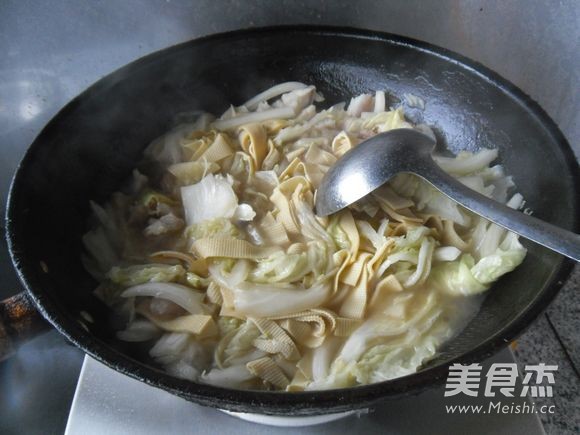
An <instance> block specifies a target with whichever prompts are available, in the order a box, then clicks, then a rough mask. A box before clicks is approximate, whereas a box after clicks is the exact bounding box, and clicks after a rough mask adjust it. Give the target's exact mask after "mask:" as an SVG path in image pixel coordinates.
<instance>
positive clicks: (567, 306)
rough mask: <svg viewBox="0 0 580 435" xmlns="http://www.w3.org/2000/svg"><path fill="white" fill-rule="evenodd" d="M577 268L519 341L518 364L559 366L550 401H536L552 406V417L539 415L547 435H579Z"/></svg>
mask: <svg viewBox="0 0 580 435" xmlns="http://www.w3.org/2000/svg"><path fill="white" fill-rule="evenodd" d="M579 292H580V266H576V268H575V270H574V272H573V273H572V275H571V277H570V279H569V280H568V282H567V283H566V285H565V286H564V287H563V288H562V290H561V291H560V293H559V294H558V296H557V297H556V299H555V300H554V302H552V304H551V305H550V307H549V308H548V309H547V310H546V312H545V313H544V314H542V315H541V316H540V318H538V320H536V322H534V323H533V324H532V325H531V326H530V328H529V329H528V331H526V332H525V333H524V334H523V335H522V336H521V337H520V338H519V339H518V340H517V346H516V349H515V355H516V358H517V359H518V362H519V363H520V365H521V366H522V368H523V366H524V365H525V364H538V363H542V362H543V363H545V364H558V372H557V374H556V376H555V381H556V385H555V386H554V389H553V393H554V395H553V397H552V398H538V399H536V400H535V402H536V404H537V405H538V407H539V406H541V405H543V404H549V405H552V404H553V405H555V413H554V414H541V415H540V417H541V419H542V423H543V424H544V428H545V430H546V433H547V434H549V435H552V434H554V435H555V434H558V435H560V434H577V433H580V372H579V370H580V334H579V331H580V297H579Z"/></svg>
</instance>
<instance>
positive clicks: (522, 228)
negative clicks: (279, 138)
mask: <svg viewBox="0 0 580 435" xmlns="http://www.w3.org/2000/svg"><path fill="white" fill-rule="evenodd" d="M434 147H435V141H434V140H433V139H431V138H430V137H429V136H426V135H424V134H422V133H419V132H418V131H415V130H411V129H406V128H401V129H396V130H391V131H388V132H385V133H381V134H378V135H376V136H373V137H372V138H370V139H368V140H365V141H364V142H361V143H360V144H359V145H358V146H356V147H355V148H353V149H352V150H350V151H349V152H347V153H346V154H345V155H344V156H343V157H341V158H340V159H339V161H338V162H337V163H336V164H335V165H334V166H333V167H332V168H330V170H329V171H328V172H327V173H326V175H325V176H324V178H323V179H322V182H321V184H320V187H319V188H318V191H317V193H316V214H317V215H319V216H328V215H330V214H333V213H336V212H337V211H339V210H342V209H343V208H345V207H347V206H348V205H350V204H352V203H354V202H356V201H357V200H359V199H361V198H362V197H364V196H366V195H368V194H369V193H371V192H372V191H374V190H375V189H377V188H378V187H380V186H382V185H383V184H384V183H386V182H387V181H389V180H390V179H391V178H392V177H394V176H395V175H397V174H399V173H412V174H415V175H418V176H420V177H421V178H423V179H424V180H426V181H428V182H429V183H431V184H432V185H433V186H434V187H435V188H436V189H438V190H439V191H441V192H442V193H443V194H445V195H447V196H448V197H449V198H451V199H452V200H454V201H456V202H458V203H459V204H461V205H462V206H463V207H465V208H467V209H469V210H471V211H472V212H474V213H476V214H478V215H480V216H482V217H484V218H486V219H488V220H490V221H492V222H493V223H495V224H498V225H500V226H502V227H504V228H505V229H507V230H510V231H513V232H515V233H517V234H519V235H520V236H522V237H525V238H526V239H530V240H532V241H534V242H536V243H539V244H540V245H543V246H545V247H546V248H549V249H552V250H554V251H556V252H559V253H560V254H562V255H565V256H566V257H569V258H572V259H573V260H576V261H580V236H579V235H578V234H575V233H572V232H570V231H566V230H563V229H562V228H558V227H556V226H554V225H552V224H549V223H547V222H543V221H541V220H539V219H536V218H534V217H531V216H528V215H526V214H524V213H521V212H519V211H517V210H514V209H511V208H509V207H507V206H505V205H503V204H501V203H499V202H497V201H494V200H492V199H489V198H487V197H486V196H484V195H482V194H480V193H478V192H475V191H474V190H471V189H470V188H468V187H466V186H464V185H463V184H461V183H460V182H459V181H457V180H456V179H455V178H453V177H452V176H451V175H449V174H447V173H446V172H444V171H443V170H442V169H441V168H440V167H439V166H438V165H437V163H435V161H434V160H433V158H432V155H431V154H432V152H433V149H434Z"/></svg>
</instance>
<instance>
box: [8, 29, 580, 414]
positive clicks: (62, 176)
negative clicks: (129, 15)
mask: <svg viewBox="0 0 580 435" xmlns="http://www.w3.org/2000/svg"><path fill="white" fill-rule="evenodd" d="M283 81H301V82H304V83H309V84H314V85H316V87H317V88H318V90H319V91H321V92H322V93H323V95H324V96H325V97H326V101H325V102H324V103H322V106H324V107H327V106H329V105H331V104H333V103H336V102H339V101H344V100H348V99H349V98H350V97H351V96H354V95H358V94H360V93H363V92H372V91H375V90H381V89H383V90H386V91H387V93H388V95H389V100H388V104H390V105H396V104H398V103H399V100H400V99H401V98H402V96H403V94H404V93H410V94H413V95H416V96H419V97H421V98H422V99H424V100H425V102H426V107H425V109H424V110H419V109H410V110H406V115H407V117H408V118H410V119H411V120H412V121H413V122H415V123H426V124H428V125H430V126H432V127H433V128H434V130H435V132H436V134H437V135H438V139H439V142H440V145H441V146H442V147H447V148H448V149H449V150H451V151H453V152H457V151H459V150H471V151H473V150H476V149H478V148H480V147H497V148H498V149H499V155H500V159H501V163H502V164H504V166H505V168H506V172H507V173H508V174H512V175H513V176H514V181H515V183H516V185H517V187H518V190H519V191H520V192H521V193H522V194H523V195H524V198H525V199H526V201H527V202H526V206H527V207H529V208H530V209H531V210H533V212H534V215H535V216H537V217H539V218H540V219H543V220H546V221H548V222H551V223H553V224H555V225H558V226H561V227H563V228H566V229H571V230H574V229H576V228H577V219H578V201H579V198H580V195H579V192H578V186H579V183H578V168H577V163H576V161H575V159H574V158H573V155H572V153H571V151H570V148H569V146H568V144H567V143H566V141H565V139H564V137H563V136H562V134H561V133H560V132H559V130H558V129H557V127H556V126H555V125H554V124H553V122H552V121H551V120H550V119H549V118H548V117H547V115H545V114H544V112H543V111H542V110H541V109H540V108H539V107H538V106H537V105H536V104H535V103H534V102H533V101H531V100H530V99H529V98H528V97H526V96H525V95H524V94H523V93H521V91H519V90H517V89H516V88H515V87H513V86H512V85H510V84H509V83H507V82H505V81H504V80H503V79H501V78H500V77H498V76H496V75H495V74H494V73H492V72H490V71H488V70H486V69H485V68H484V67H482V66H480V65H477V64H476V63H474V62H472V61H469V60H467V59H463V58H461V57H460V56H457V55H455V54H452V53H449V52H446V51H445V50H442V49H439V48H436V47H432V46H429V45H428V44H424V43H420V42H417V41H412V40H408V39H405V38H401V37H398V36H392V35H386V34H377V33H370V32H360V31H354V30H353V31H351V30H341V29H329V28H326V29H324V28H323V29H315V28H300V27H299V28H272V29H264V30H254V31H241V32H234V33H230V34H223V35H216V36H212V37H208V38H204V39H200V40H195V41H191V42H188V43H185V44H182V45H179V46H176V47H172V48H169V49H167V50H164V51H161V52H158V53H155V54H153V55H150V56H148V57H146V58H143V59H141V60H139V61H137V62H134V63H132V64H130V65H128V66H127V67H124V68H123V69H121V70H119V71H117V72H115V73H113V74H112V75H110V76H108V77H106V78H105V79H103V80H101V81H99V82H98V83H97V84H96V85H94V86H93V87H91V88H90V89H89V90H87V91H86V92H85V93H83V94H82V95H81V96H79V97H77V98H76V99H75V100H73V101H72V102H71V103H70V104H69V105H68V106H67V107H66V108H65V109H63V111H62V112H61V113H60V114H59V115H57V117H56V118H55V119H53V121H52V122H51V123H50V124H49V125H48V126H47V127H46V128H45V129H44V131H43V132H42V133H41V134H40V136H39V137H38V138H37V139H36V141H35V142H34V144H33V145H32V147H31V148H30V150H29V152H28V154H27V155H26V157H25V159H24V161H23V162H22V164H21V167H20V168H19V171H18V173H17V176H16V177H15V181H14V184H13V189H12V193H11V198H10V205H9V212H8V222H7V225H8V234H9V242H10V246H11V250H12V255H13V258H14V260H15V264H16V265H17V268H18V270H19V273H20V274H21V278H22V279H23V282H24V283H25V285H26V287H27V288H28V290H29V291H30V292H31V294H32V296H33V298H34V299H35V301H36V302H37V304H38V305H39V307H40V309H41V311H43V314H44V315H45V316H46V317H47V318H48V319H49V320H50V321H51V322H53V324H54V325H55V326H56V327H57V328H58V329H59V330H60V331H61V332H63V333H64V334H65V335H66V336H67V337H68V338H69V339H70V340H72V341H73V342H74V343H75V344H77V345H78V346H80V347H81V348H83V349H84V350H85V351H86V352H88V353H89V354H91V355H92V356H94V357H95V358H97V359H99V360H100V361H102V362H104V363H106V364H107V365H109V366H112V367H113V368H116V369H117V370H119V371H121V372H123V373H127V374H129V375H131V376H133V377H136V378H138V379H141V380H144V381H146V382H147V383H149V384H152V385H155V386H158V387H160V388H163V389H166V390H169V391H170V392H172V393H174V394H177V395H180V396H182V397H185V398H187V399H189V400H192V401H196V402H198V403H201V404H204V405H210V406H216V407H221V408H226V409H230V410H235V411H242V412H256V411H257V410H259V412H262V413H268V414H285V415H312V414H320V413H327V412H339V411H342V410H346V409H354V408H362V407H367V406H369V405H372V403H374V402H376V401H377V400H380V399H385V398H393V397H397V396H398V395H401V394H407V393H412V392H416V391H419V390H420V389H422V388H425V387H428V386H430V385H432V384H435V383H437V382H439V381H441V380H442V379H444V378H445V377H446V375H447V369H446V365H447V364H448V363H449V362H450V361H451V360H454V359H456V358H460V359H461V361H464V362H467V361H480V360H482V359H484V358H485V357H487V356H490V355H491V354H493V353H494V352H495V351H497V350H499V349H500V348H502V347H503V346H505V343H507V342H508V341H510V340H511V339H513V338H514V337H515V336H516V335H517V334H518V333H520V332H521V331H522V329H523V328H524V327H525V326H526V324H528V323H529V322H530V321H531V320H532V319H533V318H535V316H537V314H538V313H539V312H540V311H541V310H542V309H543V308H545V306H546V305H547V303H548V302H549V301H550V300H551V299H552V298H553V296H554V295H555V293H556V291H557V289H558V288H559V286H560V285H561V284H562V281H563V279H564V278H565V276H566V274H567V273H568V271H569V269H570V265H571V263H570V262H568V261H565V260H564V259H563V258H562V257H560V256H559V255H557V254H555V253H553V252H551V251H548V250H547V249H545V248H542V247H540V246H538V245H535V244H532V243H526V241H524V244H525V245H526V247H527V248H528V249H529V252H528V256H527V257H526V260H525V261H524V263H523V264H522V265H521V266H520V267H519V268H517V269H516V270H515V271H514V272H512V273H510V274H508V275H507V276H506V277H504V278H503V279H502V280H500V281H499V282H498V283H497V284H496V285H494V286H493V288H492V289H491V290H490V291H489V292H488V294H487V297H486V299H485V301H484V303H483V306H482V307H481V310H480V312H479V314H478V315H477V317H476V318H475V319H474V320H473V321H472V322H471V323H470V324H469V325H468V326H467V328H466V329H465V330H464V331H463V332H461V333H460V335H459V336H457V337H456V338H455V339H453V340H452V341H450V342H449V343H448V344H447V345H446V346H445V348H444V349H442V351H441V353H440V355H439V356H438V357H437V358H436V359H435V360H433V361H431V362H430V363H429V364H428V365H427V366H426V367H425V368H424V369H423V370H421V371H420V372H419V373H417V374H414V375H411V376H407V377H405V378H400V379H397V380H393V381H388V382H383V383H380V384H374V385H369V386H364V387H358V388H354V389H344V390H335V391H326V392H316V393H293V394H288V393H267V392H255V391H238V390H226V389H221V388H217V387H212V386H208V385H201V384H195V383H192V382H188V381H183V380H179V379H176V378H173V377H171V376H169V375H166V374H164V373H163V372H162V371H160V370H158V369H157V368H155V367H153V366H150V365H146V364H144V363H142V362H138V358H141V356H140V355H137V354H135V353H134V352H133V351H132V350H131V348H128V347H127V345H126V344H123V343H120V342H118V341H117V340H116V339H115V338H114V331H113V329H112V328H111V325H110V319H109V318H110V313H109V312H108V310H107V309H106V307H105V306H104V305H103V304H102V303H100V302H99V301H98V300H97V299H96V298H95V297H94V296H93V295H92V292H93V290H94V287H95V282H94V281H93V280H92V279H91V278H90V277H89V275H88V274H87V273H86V272H85V270H84V268H83V266H82V264H81V260H80V258H81V252H82V245H81V236H82V234H83V233H84V232H86V230H87V229H88V228H87V226H86V225H87V224H86V222H87V217H88V213H89V200H90V199H94V200H96V201H97V202H102V201H104V200H106V198H107V197H108V196H109V195H110V194H111V193H112V192H114V191H115V190H118V189H119V187H120V185H121V184H122V182H123V181H124V180H125V179H126V178H127V177H128V176H129V175H130V173H131V171H132V169H133V168H134V166H135V164H136V163H137V162H138V161H139V160H140V156H141V153H142V151H143V149H144V148H145V147H146V146H147V145H148V144H149V143H150V142H151V140H153V139H154V138H156V137H157V136H159V135H161V134H162V133H164V132H166V131H167V130H169V129H170V128H171V127H172V126H173V125H174V117H175V115H176V114H179V113H182V112H192V111H197V110H203V111H209V112H212V113H214V114H217V115H219V114H221V113H222V112H223V111H224V110H225V109H226V108H227V107H228V106H229V105H230V104H232V103H233V104H241V103H243V102H244V101H245V100H246V99H247V98H249V97H251V96H253V95H254V94H256V93H258V92H260V91H261V90H264V89H266V88H268V87H269V86H271V85H273V84H276V83H279V82H283ZM41 261H43V262H44V263H45V264H46V265H47V266H48V273H44V272H43V271H42V268H41V266H40V262H41ZM81 311H86V312H88V313H90V315H91V316H92V318H93V319H94V323H90V322H87V321H84V320H83V323H84V324H85V326H86V328H87V329H88V331H87V330H85V328H84V327H83V326H82V325H81V323H80V322H79V320H81V319H82V317H81V316H80V312H81Z"/></svg>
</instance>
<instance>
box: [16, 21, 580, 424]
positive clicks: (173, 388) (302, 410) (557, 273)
mask: <svg viewBox="0 0 580 435" xmlns="http://www.w3.org/2000/svg"><path fill="white" fill-rule="evenodd" d="M277 33H286V34H288V33H301V34H315V35H319V36H320V35H323V36H338V37H346V38H349V39H353V38H354V39H363V40H374V41H380V42H382V43H385V44H390V45H399V46H406V47H409V48H411V49H414V50H418V51H420V52H423V53H426V54H427V55H434V56H436V57H439V58H441V59H443V60H445V61H448V62H453V63H457V64H460V65H462V66H463V67H465V68H466V69H467V70H469V71H470V72H471V73H474V74H476V75H477V76H479V77H480V78H483V79H484V80H486V81H487V82H489V83H490V84H491V85H492V86H494V87H496V88H498V89H500V90H501V91H503V92H504V93H506V94H508V95H509V97H511V98H512V100H514V101H517V102H518V103H519V104H521V105H522V106H523V107H525V108H526V109H527V111H528V112H530V113H531V114H532V115H533V116H535V117H536V119H537V121H538V123H539V125H541V126H542V127H543V128H544V129H545V130H546V131H547V133H548V134H549V136H551V137H552V138H553V141H554V142H555V146H557V147H558V149H559V151H560V152H561V153H562V155H563V156H564V158H565V159H566V162H565V166H566V169H567V170H568V174H569V175H570V176H571V177H572V181H573V185H575V186H580V170H579V165H578V161H577V160H576V157H575V156H574V153H573V151H572V148H571V147H570V145H569V143H568V141H567V140H566V138H565V136H564V135H563V133H562V132H561V131H560V129H559V128H558V126H557V125H556V123H555V122H554V121H553V120H552V119H551V118H550V117H549V116H548V114H547V113H546V112H545V111H544V109H542V108H541V107H540V105H539V104H538V103H537V102H535V101H534V100H533V99H532V98H531V97H530V96H528V95H527V94H526V93H524V92H523V91H522V90H521V89H519V88H518V87H517V86H515V85H514V84H513V83H511V82H510V81H508V80H506V79H505V78H503V77H501V76H500V75H499V74H498V73H496V72H494V71H492V70H491V69H489V68H487V67H485V66H484V65H482V64H481V63H479V62H476V61H474V60H471V59H469V58H467V57H465V56H463V55H460V54H458V53H455V52H453V51H450V50H448V49H445V48H442V47H439V46H436V45H433V44H430V43H427V42H424V41H420V40H416V39H413V38H408V37H404V36H400V35H396V34H391V33H386V32H380V31H374V30H365V29H358V28H354V27H338V26H318V25H290V26H268V27H259V28H251V29H240V30H234V31H229V32H223V33H216V34H211V35H207V36H203V37H199V38H195V39H192V40H189V41H186V42H183V43H180V44H176V45H173V46H170V47H167V48H164V49H161V50H158V51H155V52H153V53H151V54H148V55H146V56H144V57H141V58H139V59H136V60H134V61H132V62H130V63H128V64H126V65H124V66H122V67H121V68H118V69H117V70H115V71H113V72H111V73H109V74H107V75H106V76H105V77H102V78H100V79H99V80H98V81H96V82H95V83H94V84H92V85H90V86H89V87H88V88H87V89H85V90H84V91H83V92H82V93H80V94H79V95H77V96H76V97H75V98H73V99H72V100H71V101H70V102H68V103H67V104H66V105H65V106H64V107H63V108H62V109H61V110H59V112H58V113H57V114H56V115H55V116H54V117H53V118H52V119H51V120H50V121H49V122H48V123H47V124H46V126H45V127H44V128H43V129H42V130H41V132H40V133H39V134H38V136H37V137H36V138H35V139H34V141H33V142H32V144H31V145H30V146H29V148H28V150H27V151H26V153H25V155H24V157H23V159H22V160H21V162H20V163H19V165H18V167H17V169H16V172H15V174H14V176H13V178H12V182H11V186H10V190H9V195H8V200H7V211H6V220H5V223H6V239H7V242H8V248H9V253H10V257H11V260H12V263H13V265H14V267H15V269H16V271H17V274H18V276H19V279H20V281H21V282H22V284H23V286H24V288H25V290H26V291H27V293H28V295H29V296H30V297H31V299H32V300H33V301H34V303H35V305H36V306H37V308H38V310H39V312H40V313H41V314H42V315H43V316H44V317H45V318H46V319H47V320H48V321H49V322H50V323H51V324H52V325H53V326H54V327H55V328H56V329H57V330H58V331H59V333H61V334H62V335H64V336H65V337H66V338H67V339H68V340H70V341H71V342H72V343H74V344H75V345H76V346H77V347H79V348H80V349H82V350H83V351H84V352H85V353H87V354H88V355H90V356H91V357H93V358H95V359H96V360H98V361H99V362H101V363H103V364H105V365H107V366H108V367H110V368H112V369H114V370H116V371H118V372H120V373H123V374H125V375H128V376H130V377H132V378H134V379H137V380H139V381H142V382H145V383H147V384H149V385H152V386H155V387H158V388H161V389H163V390H166V391H168V392H170V393H172V394H175V395H177V396H180V397H183V398H185V399H187V400H190V401H193V402H196V403H199V404H201V405H205V406H211V407H219V408H222V409H226V410H229V411H237V412H252V411H253V412H255V411H259V413H262V414H269V415H288V414H290V415H297V416H298V415H304V416H306V415H315V414H325V413H330V412H341V411H346V410H351V409H360V408H365V407H368V406H371V405H373V404H374V403H377V402H379V401H381V400H388V399H394V398H397V397H401V396H406V395H409V394H415V393H418V392H420V391H422V390H425V389H427V388H429V387H433V386H436V385H438V384H440V383H442V382H443V380H444V379H445V378H446V375H447V369H448V366H449V365H450V364H453V363H472V362H481V361H482V360H484V359H486V358H488V357H490V356H491V355H493V354H495V353H497V352H498V351H499V350H501V349H503V348H504V347H505V346H506V344H507V343H509V342H510V341H512V340H513V339H515V338H516V337H517V336H519V335H520V334H521V333H522V332H523V331H524V330H525V328H526V327H527V326H529V324H530V323H531V322H532V321H533V320H534V319H535V318H536V317H537V316H539V315H540V314H541V313H542V312H543V311H544V309H545V308H546V307H547V305H548V304H549V303H550V302H551V301H552V300H553V299H554V297H555V296H556V294H557V293H558V291H559V290H560V288H561V287H562V286H563V284H564V282H565V280H566V278H568V276H569V275H570V273H571V271H572V269H573V267H574V264H575V263H574V262H573V261H572V260H570V259H567V258H564V257H562V258H561V261H560V263H559V265H558V266H557V267H555V268H553V270H552V275H551V279H549V280H548V283H547V285H546V286H545V288H544V290H543V291H542V293H541V294H540V295H539V296H538V297H537V298H536V299H535V300H532V301H530V303H529V305H528V307H527V309H526V310H525V311H524V312H523V313H522V314H521V315H520V316H519V317H516V318H515V319H514V320H513V321H512V322H511V323H510V324H508V325H507V326H505V327H504V329H503V331H501V332H500V333H498V334H496V335H494V336H491V337H488V338H487V339H486V340H485V341H483V342H482V343H480V344H479V345H478V346H476V347H474V348H472V349H471V350H470V351H468V352H466V353H465V354H463V355H462V356H460V357H458V358H455V359H453V360H451V361H449V362H447V363H440V364H438V365H435V366H433V367H429V368H428V369H425V370H422V371H419V372H417V373H414V374H411V375H407V376H404V377H401V378H396V379H393V380H389V381H385V382H381V383H376V384H370V385H365V386H359V387H354V388H344V389H336V390H327V391H316V392H295V393H285V392H263V391H254V390H235V389H227V388H221V387H216V386H212V385H207V384H202V383H195V382H191V381H186V380H182V379H178V378H175V377H173V376H170V375H169V374H167V373H165V372H163V371H161V370H159V369H156V368H154V367H151V366H147V365H145V364H144V363H141V362H139V361H137V360H135V359H133V358H131V357H129V356H127V355H124V354H122V353H120V352H118V351H116V350H114V349H112V348H111V347H110V346H109V345H107V344H106V343H105V342H102V341H101V340H99V339H97V338H96V337H94V336H92V334H90V333H89V332H87V331H85V330H84V329H82V328H81V327H80V325H79V324H78V323H77V322H76V321H73V320H72V319H71V318H69V317H68V316H67V313H62V312H61V310H60V309H59V307H58V304H57V303H55V302H54V301H53V300H52V297H51V296H50V295H49V294H47V293H45V292H44V291H43V290H42V288H41V287H40V286H39V285H38V284H37V283H35V282H34V281H35V279H34V276H33V274H32V273H31V271H28V266H27V263H28V261H27V258H26V253H25V252H23V251H21V250H20V249H19V247H20V246H21V245H22V243H21V239H23V238H24V235H23V234H21V231H18V227H17V224H16V223H15V222H16V217H17V215H18V213H17V212H18V210H17V208H16V207H17V204H18V202H19V200H18V197H19V196H20V195H21V193H22V191H21V186H22V182H21V179H22V178H23V177H24V176H25V173H26V168H27V166H28V162H30V161H31V160H32V159H33V157H34V154H35V152H36V150H37V149H38V148H39V147H40V146H41V145H42V138H43V136H44V135H45V133H46V131H48V130H50V129H52V128H54V126H55V125H56V124H57V123H58V122H59V121H60V119H61V118H63V117H66V116H67V114H68V113H69V112H71V111H74V110H75V107H76V106H77V105H78V104H80V103H82V101H84V100H85V99H87V98H90V96H91V95H92V94H93V93H96V92H99V90H100V89H101V87H103V86H108V85H109V84H110V82H111V80H112V79H114V78H118V77H122V76H123V72H126V71H127V70H129V69H133V68H137V67H139V68H142V67H145V66H146V65H147V64H149V63H150V62H155V61H157V59H158V58H159V57H163V56H167V55H170V54H172V53H173V52H178V51H179V50H182V49H184V48H185V47H187V46H190V45H201V44H206V43H211V42H214V41H219V40H221V39H235V40H238V39H241V38H244V37H258V36H260V35H262V36H266V35H268V34H270V35H273V34H277ZM576 190H577V191H578V192H577V193H578V195H576V197H580V188H576ZM573 208H574V210H573V211H574V212H575V214H574V218H573V225H572V226H573V231H575V232H578V230H579V228H580V217H579V211H580V201H575V204H574V206H573Z"/></svg>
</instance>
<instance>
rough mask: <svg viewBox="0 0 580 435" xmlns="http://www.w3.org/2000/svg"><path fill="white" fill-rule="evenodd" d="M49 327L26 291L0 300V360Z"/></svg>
mask: <svg viewBox="0 0 580 435" xmlns="http://www.w3.org/2000/svg"><path fill="white" fill-rule="evenodd" d="M49 328H50V325H49V324H48V322H47V321H46V320H44V318H43V317H42V316H41V315H40V313H39V312H38V311H37V310H36V307H35V306H34V303H33V302H32V301H31V300H30V298H29V297H28V294H27V293H26V292H22V293H19V294H17V295H15V296H12V297H11V298H8V299H5V300H3V301H2V302H0V361H2V360H4V359H6V358H8V357H9V356H11V355H12V354H13V353H14V352H15V351H16V349H18V346H19V345H20V344H22V343H24V342H25V341H28V340H30V339H31V338H33V337H35V336H37V335H39V334H40V333H41V332H44V331H46V330H48V329H49Z"/></svg>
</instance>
